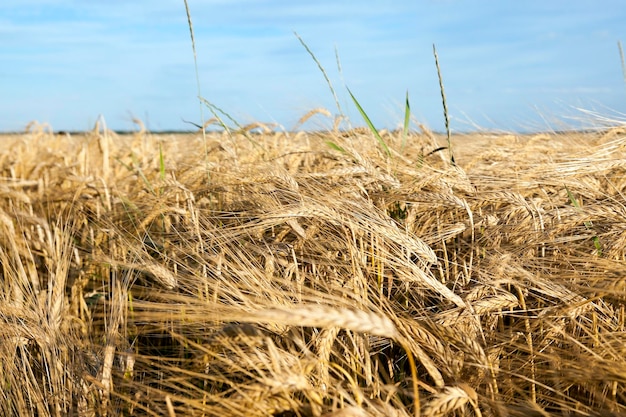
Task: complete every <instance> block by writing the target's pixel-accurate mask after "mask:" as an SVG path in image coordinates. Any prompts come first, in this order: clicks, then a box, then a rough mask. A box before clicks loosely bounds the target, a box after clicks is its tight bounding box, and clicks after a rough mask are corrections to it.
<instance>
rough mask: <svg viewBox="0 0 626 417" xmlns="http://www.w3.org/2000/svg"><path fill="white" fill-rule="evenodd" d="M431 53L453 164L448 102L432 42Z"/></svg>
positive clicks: (435, 49)
mask: <svg viewBox="0 0 626 417" xmlns="http://www.w3.org/2000/svg"><path fill="white" fill-rule="evenodd" d="M433 55H434V56H435V66H436V67H437V77H438V78H439V91H440V92H441V103H442V104H443V118H444V120H445V123H446V137H447V141H448V153H449V155H450V163H451V164H452V165H455V162H454V153H453V152H452V134H451V130H450V116H449V114H448V104H447V103H446V92H445V90H444V88H443V77H442V76H441V68H440V67H439V57H438V56H437V48H436V47H435V44H433Z"/></svg>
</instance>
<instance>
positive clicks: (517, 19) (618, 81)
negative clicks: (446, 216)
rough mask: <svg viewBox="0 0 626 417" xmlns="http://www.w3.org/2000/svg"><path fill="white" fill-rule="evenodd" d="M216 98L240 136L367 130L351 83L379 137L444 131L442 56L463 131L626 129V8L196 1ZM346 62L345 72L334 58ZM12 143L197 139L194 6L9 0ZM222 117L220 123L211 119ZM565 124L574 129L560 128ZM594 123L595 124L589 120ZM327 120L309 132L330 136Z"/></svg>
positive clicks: (555, 3)
mask: <svg viewBox="0 0 626 417" xmlns="http://www.w3.org/2000/svg"><path fill="white" fill-rule="evenodd" d="M189 6H190V9H191V13H192V19H193V25H194V30H195V35H196V47H197V54H198V66H199V71H200V83H201V89H202V90H201V92H202V96H203V97H204V98H206V99H207V100H209V101H210V102H212V103H214V104H215V105H217V106H219V107H220V108H222V109H224V110H225V111H226V112H228V113H229V114H230V115H231V116H233V117H235V118H236V119H237V120H238V121H239V122H240V123H241V124H245V123H249V122H252V121H263V122H275V123H278V124H280V125H281V126H283V127H284V128H285V129H290V128H292V127H293V126H294V125H295V123H296V121H297V120H298V119H299V118H300V117H301V116H302V115H304V114H305V113H306V112H307V111H309V110H311V109H313V108H316V107H325V108H327V109H329V110H330V111H331V112H332V113H334V114H336V113H338V110H337V107H336V106H335V104H334V100H333V97H332V94H331V93H330V91H329V89H328V87H327V84H326V82H325V80H324V78H323V76H322V74H321V73H320V71H319V70H318V68H317V66H316V64H315V63H314V62H313V60H312V59H311V58H310V56H309V55H308V54H307V52H306V51H305V49H304V48H303V47H302V45H300V43H299V41H298V40H297V38H296V37H295V35H294V31H296V32H298V34H299V35H300V36H301V37H302V38H303V39H304V40H305V42H306V43H307V44H308V46H309V47H310V48H311V50H312V51H313V52H314V53H315V55H316V56H317V58H318V59H319V61H320V62H321V63H322V65H323V66H324V67H325V69H326V71H327V72H328V75H329V77H330V79H331V82H332V83H333V85H334V87H335V89H336V91H337V95H338V97H339V102H340V105H341V106H342V109H343V110H344V112H345V113H346V114H347V115H348V116H349V118H350V120H351V121H352V124H353V125H362V121H361V119H360V116H359V114H358V111H357V110H356V109H355V107H354V105H353V104H352V103H351V102H350V101H349V95H348V94H347V90H346V86H347V87H349V88H350V89H351V91H352V92H353V93H354V95H355V96H356V97H357V98H358V100H359V101H360V103H361V105H362V106H363V107H364V109H365V110H366V112H367V113H368V114H369V115H370V117H371V118H372V120H373V121H374V123H375V124H376V125H377V127H381V128H382V127H387V128H395V127H398V126H399V125H400V124H401V122H402V116H403V105H404V97H405V94H406V92H407V91H408V92H409V95H410V100H411V108H412V112H413V115H414V117H415V119H416V120H418V121H419V122H421V123H425V124H426V125H428V126H430V127H431V128H433V129H437V130H440V129H443V116H442V108H441V99H440V94H439V84H438V81H437V73H436V69H435V65H434V59H433V55H432V45H433V43H435V44H436V45H437V50H438V54H439V60H440V64H441V69H442V73H443V78H444V84H445V89H446V94H447V99H448V107H449V111H450V115H451V124H452V128H453V129H454V130H471V129H474V128H476V127H481V128H486V129H502V130H520V129H531V130H543V129H548V128H557V129H558V128H562V127H564V125H562V124H561V123H565V124H568V123H569V124H572V125H575V124H576V123H577V122H576V120H575V119H576V118H578V117H581V116H582V115H583V114H582V113H580V112H578V111H577V110H576V109H577V108H583V109H587V110H591V111H596V112H598V113H599V114H602V115H604V116H610V117H614V118H618V119H619V118H624V119H626V116H624V117H622V116H623V113H626V86H625V84H624V78H623V74H622V70H621V65H620V57H619V52H618V47H617V41H618V40H621V41H623V42H626V25H625V24H624V22H626V6H624V4H623V1H622V0H613V1H603V0H598V1H591V0H588V1H582V0H573V1H572V0H570V1H564V0H541V1H537V0H526V1H507V0H498V1H496V0H490V1H488V0H402V1H400V0H396V1H379V0H361V1H358V2H357V1H342V0H317V1H315V2H312V1H309V2H299V1H282V0H281V1H270V0H230V1H229V0H189ZM335 50H337V52H338V55H339V58H340V62H341V69H342V71H341V72H339V70H338V67H337V61H336V59H335ZM0 62H1V63H2V66H0V97H1V99H0V131H16V130H22V129H23V128H24V127H25V125H26V124H27V123H28V122H29V121H31V120H38V121H40V122H48V123H50V124H51V125H52V127H53V128H54V129H55V130H84V129H90V128H92V127H93V125H94V123H95V121H96V119H97V118H98V117H99V115H103V116H104V118H105V120H106V122H107V126H108V127H110V128H113V129H123V130H129V129H133V128H134V126H133V123H132V121H131V120H132V118H133V117H137V118H140V119H142V120H143V121H144V123H146V124H147V126H148V127H149V129H150V130H153V131H158V130H168V129H174V130H179V129H180V130H191V129H193V127H192V126H191V125H189V124H187V123H185V122H184V121H183V120H189V121H193V122H195V123H199V122H200V108H199V104H198V99H197V95H198V93H197V89H196V78H195V73H194V63H193V54H192V50H191V42H190V38H189V29H188V27H187V17H186V14H185V9H184V2H183V0H125V1H122V0H88V1H87V0H2V2H0ZM205 115H207V117H208V116H209V112H208V111H205ZM559 120H561V121H559ZM587 121H588V122H589V120H587ZM329 125H330V122H329V121H328V120H326V119H324V118H323V117H317V118H314V120H312V124H309V125H308V126H309V127H314V128H315V127H322V128H323V127H328V126H329Z"/></svg>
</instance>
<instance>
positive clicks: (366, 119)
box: [348, 88, 391, 156]
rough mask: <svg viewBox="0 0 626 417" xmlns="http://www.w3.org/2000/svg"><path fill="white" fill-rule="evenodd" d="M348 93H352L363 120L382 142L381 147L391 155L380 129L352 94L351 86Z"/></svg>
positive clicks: (379, 141) (380, 142)
mask: <svg viewBox="0 0 626 417" xmlns="http://www.w3.org/2000/svg"><path fill="white" fill-rule="evenodd" d="M348 93H350V97H352V101H354V104H355V105H356V108H357V109H358V110H359V113H361V116H362V117H363V120H365V123H366V124H367V127H369V128H370V130H371V131H372V133H373V134H374V136H375V137H376V140H377V141H378V143H379V144H380V146H381V148H383V150H384V151H385V154H386V155H387V156H391V151H390V150H389V147H387V144H386V143H385V141H384V140H383V138H381V137H380V133H378V130H376V128H375V127H374V124H373V123H372V121H371V120H370V118H369V117H368V116H367V113H365V110H363V107H361V105H360V104H359V102H358V101H357V99H356V97H354V94H352V91H350V89H349V88H348Z"/></svg>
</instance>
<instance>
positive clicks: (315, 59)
mask: <svg viewBox="0 0 626 417" xmlns="http://www.w3.org/2000/svg"><path fill="white" fill-rule="evenodd" d="M294 35H296V38H298V40H299V41H300V43H301V44H302V46H303V47H304V49H305V50H306V51H307V52H308V53H309V55H310V56H311V58H312V59H313V61H314V62H315V63H316V64H317V67H318V68H319V70H320V71H321V72H322V75H323V76H324V79H325V80H326V84H327V85H328V88H329V89H330V92H331V94H332V95H333V99H334V100H335V105H336V106H337V111H339V114H340V115H341V116H342V117H343V114H344V113H343V110H342V109H341V105H340V104H339V99H338V98H337V93H335V89H334V88H333V83H332V82H331V81H330V78H329V77H328V74H327V73H326V70H325V69H324V66H323V65H322V63H321V62H320V61H319V60H318V59H317V57H316V56H315V54H314V53H313V51H311V48H309V46H308V45H307V44H306V42H304V39H302V38H301V37H300V35H298V33H297V32H294Z"/></svg>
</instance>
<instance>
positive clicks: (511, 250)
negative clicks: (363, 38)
mask: <svg viewBox="0 0 626 417" xmlns="http://www.w3.org/2000/svg"><path fill="white" fill-rule="evenodd" d="M381 138H382V140H383V141H384V143H385V144H386V146H388V148H389V150H390V155H387V153H386V152H385V151H384V149H383V148H381V143H380V142H379V141H378V140H377V139H376V138H375V137H374V135H373V134H372V133H371V132H370V131H367V130H361V129H356V130H352V131H346V132H326V133H323V132H318V133H310V132H309V133H306V132H300V133H271V132H266V133H263V134H255V133H245V132H235V133H231V134H228V133H211V134H209V135H208V137H207V138H206V139H203V138H202V135H201V134H185V135H183V134H172V135H156V134H150V133H149V132H145V131H141V132H137V133H135V134H128V135H117V134H115V133H113V132H111V131H108V130H106V129H104V128H99V129H95V130H94V131H93V132H88V133H85V134H81V135H77V134H73V135H68V134H62V135H59V134H53V133H50V132H47V131H46V129H38V128H37V126H34V127H32V128H31V129H30V131H29V132H27V133H24V134H19V135H3V136H2V138H1V140H0V172H1V173H0V285H1V289H0V362H1V366H0V384H1V385H2V389H1V390H0V414H1V415H3V416H12V415H20V416H25V415H33V416H66V415H73V416H117V415H126V416H148V415H150V416H228V417H230V416H233V417H234V416H282V417H287V416H303V417H309V416H315V417H319V416H324V417H331V416H332V417H340V416H341V417H352V416H381V417H382V416H410V415H422V416H503V417H504V416H618V415H626V389H625V388H626V385H625V384H626V333H625V331H624V326H625V323H624V322H625V319H626V311H625V303H626V266H625V263H624V260H625V253H626V206H625V205H626V199H625V198H624V193H625V192H626V175H625V174H626V130H623V129H620V128H616V129H612V130H604V131H599V132H594V133H584V134H583V133H561V134H556V133H553V134H535V135H525V136H520V135H513V134H510V135H505V134H497V135H496V134H494V135H489V134H478V133H476V134H471V135H458V136H453V138H452V149H451V150H452V153H453V155H454V159H455V163H452V162H451V160H450V152H449V151H450V149H441V150H439V151H436V152H432V151H433V150H436V149H438V148H440V147H445V146H446V144H447V141H446V139H445V137H439V136H437V135H433V134H431V133H430V132H428V131H427V130H424V131H418V132H413V133H411V134H409V135H408V137H403V135H402V132H383V133H382V135H381Z"/></svg>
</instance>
